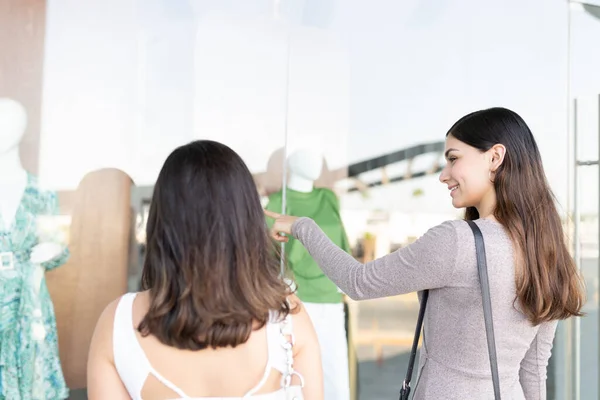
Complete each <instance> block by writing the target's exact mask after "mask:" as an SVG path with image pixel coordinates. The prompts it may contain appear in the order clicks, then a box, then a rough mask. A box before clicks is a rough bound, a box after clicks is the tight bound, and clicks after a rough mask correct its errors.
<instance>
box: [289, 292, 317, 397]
mask: <svg viewBox="0 0 600 400" xmlns="http://www.w3.org/2000/svg"><path fill="white" fill-rule="evenodd" d="M290 301H291V302H292V304H293V305H295V307H298V310H299V311H298V312H297V313H296V314H293V315H292V321H293V322H292V329H293V331H294V336H295V337H296V346H295V347H294V348H295V349H296V350H295V351H294V369H295V370H296V371H298V372H299V373H300V374H301V375H302V377H303V378H304V389H303V390H302V393H303V394H304V398H306V399H311V400H312V399H314V400H323V396H324V394H323V365H322V364H321V349H320V347H319V341H318V339H317V334H316V332H315V329H314V327H313V325H312V322H311V320H310V317H309V316H308V313H307V312H306V309H305V308H304V306H303V305H302V303H301V302H300V300H299V299H298V298H297V297H296V296H290ZM293 382H294V383H295V384H296V383H298V382H297V380H294V381H293Z"/></svg>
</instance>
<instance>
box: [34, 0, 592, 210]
mask: <svg viewBox="0 0 600 400" xmlns="http://www.w3.org/2000/svg"><path fill="white" fill-rule="evenodd" d="M273 3H274V2H273V1H267V0H260V1H259V0H253V1H248V0H244V1H242V0H228V1H217V0H190V1H187V0H176V1H174V0H172V1H166V0H144V1H143V2H142V1H141V0H106V1H103V2H76V1H73V0H53V1H51V2H49V4H48V21H47V38H46V58H45V72H44V74H45V76H44V78H45V79H44V95H43V96H44V97H43V126H42V146H41V147H42V149H41V151H42V156H41V160H40V165H41V172H40V178H41V179H42V181H43V182H44V183H45V184H46V185H47V186H49V187H52V188H55V189H69V188H74V187H76V185H77V184H78V182H79V181H80V179H81V178H82V177H83V176H84V175H85V173H87V172H89V171H91V170H93V169H97V168H105V167H116V168H121V169H123V170H124V171H126V172H127V173H128V174H129V175H130V176H132V178H133V179H134V181H135V182H136V184H138V185H151V184H152V183H153V182H154V180H155V178H156V176H157V174H158V171H159V169H160V167H161V165H162V163H163V161H164V159H165V158H166V156H167V155H168V154H169V152H170V151H171V150H172V149H173V148H175V147H176V146H178V145H181V144H184V143H186V142H188V141H190V140H193V139H198V138H211V139H216V140H220V141H223V142H224V143H226V144H228V145H230V146H231V147H233V148H234V150H236V151H238V152H239V153H240V154H241V155H242V157H243V158H244V159H245V160H246V162H247V163H248V165H249V166H250V168H251V170H252V171H253V172H261V171H264V170H265V169H266V167H267V163H268V160H269V157H270V156H271V155H272V154H273V152H275V151H276V150H277V149H279V148H281V147H282V146H283V145H284V144H285V143H286V142H287V144H288V146H290V147H294V146H299V145H302V144H304V143H306V142H310V143H313V142H314V143H316V142H318V143H319V146H321V147H323V148H324V150H325V153H326V158H327V162H328V164H329V165H330V166H331V167H337V166H343V165H346V164H348V163H352V162H356V161H360V160H364V159H368V158H371V157H374V156H377V155H380V154H383V153H387V152H390V151H394V150H399V149H401V148H404V147H407V146H411V145H414V144H418V143H423V142H431V141H439V140H443V138H444V135H445V132H446V131H447V129H448V128H449V127H450V126H451V125H452V123H453V122H454V121H456V120H457V119H458V118H460V117H461V116H462V115H464V114H466V113H468V112H471V111H473V110H476V109H481V108H486V107H490V106H504V107H508V108H511V109H513V110H515V111H517V112H518V113H519V114H521V115H522V116H523V117H524V119H525V120H526V121H527V122H528V124H529V125H530V127H531V128H532V130H533V132H534V135H535V137H536V138H537V140H538V145H539V147H540V150H541V152H542V156H543V159H544V163H545V167H546V172H547V175H548V177H549V181H550V183H551V185H552V187H553V189H554V191H555V193H556V195H557V197H558V200H559V203H560V204H561V205H562V206H563V207H566V195H567V161H568V159H567V156H568V153H567V137H568V136H567V127H568V121H567V105H568V104H569V103H568V101H567V88H568V86H569V83H570V92H571V95H572V96H574V97H578V98H579V99H580V100H579V101H580V106H579V109H580V117H579V118H578V126H579V128H580V134H581V137H580V150H579V157H580V158H581V159H596V158H597V157H598V151H597V149H598V139H597V132H598V122H597V121H598V112H597V109H598V105H597V94H598V93H600V74H598V73H597V71H600V53H599V52H598V51H597V50H596V49H597V41H598V39H599V38H600V21H598V20H595V19H593V18H592V17H590V16H589V15H587V14H585V13H584V12H582V11H581V10H577V9H572V11H571V13H572V19H571V27H572V29H571V43H572V47H571V71H570V76H571V79H569V70H568V65H569V63H568V46H567V44H568V25H567V23H568V18H567V16H568V14H567V12H568V8H567V7H568V6H567V3H566V2H565V1H562V0H532V1H527V2H523V1H522V0H521V1H520V0H504V1H476V0H464V1H460V2H456V1H450V0H436V1H428V2H425V1H421V0H404V1H402V2H399V1H395V0H373V1H369V2H366V1H359V0H344V1H341V0H320V1H315V0H312V1H311V0H280V1H279V5H280V6H279V13H278V15H279V17H278V18H275V17H274V14H275V12H274V7H273ZM317 137H320V138H317ZM65 150H66V153H65ZM422 164H426V162H422ZM402 168H403V167H402V166H397V167H396V170H398V171H400V170H401V169H402ZM581 179H582V185H581V186H582V188H583V189H582V192H581V193H582V195H581V200H582V210H583V212H594V211H595V210H596V209H597V204H598V184H597V182H598V172H597V169H596V168H593V167H588V168H586V169H582V177H581ZM415 188H420V189H422V190H423V191H424V193H425V195H424V196H422V197H421V198H419V199H418V201H417V202H416V203H415V200H414V199H412V198H411V194H412V192H413V190H414V189H415ZM344 202H345V206H346V207H348V208H356V209H363V208H371V209H373V208H385V209H400V210H407V209H411V207H412V208H414V207H417V206H418V208H419V210H422V211H424V212H427V211H430V212H437V211H440V210H443V211H444V212H446V211H450V210H451V208H450V205H449V204H450V202H449V196H448V193H447V191H446V189H445V188H444V187H443V185H440V184H439V183H438V182H437V177H433V176H432V177H428V178H423V179H417V180H412V181H409V182H406V183H402V184H398V185H393V186H390V187H387V188H383V189H379V190H375V191H372V193H371V196H370V197H369V199H367V200H365V199H364V198H362V197H360V196H358V195H350V196H345V197H344Z"/></svg>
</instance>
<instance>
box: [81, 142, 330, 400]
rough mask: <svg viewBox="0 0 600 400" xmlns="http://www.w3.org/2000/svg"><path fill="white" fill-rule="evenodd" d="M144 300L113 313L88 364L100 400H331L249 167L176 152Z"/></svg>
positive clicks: (233, 158)
mask: <svg viewBox="0 0 600 400" xmlns="http://www.w3.org/2000/svg"><path fill="white" fill-rule="evenodd" d="M146 236H147V239H146V240H147V246H146V248H147V249H146V257H145V261H144V268H143V274H142V289H143V291H142V292H139V293H129V294H126V295H124V296H122V297H121V298H119V299H117V300H115V301H114V302H113V303H112V304H110V305H109V306H108V307H107V308H106V310H105V311H104V313H103V314H102V316H101V317H100V320H99V321H98V323H97V326H96V330H95V332H94V337H93V339H92V343H91V346H90V355H89V362H88V396H89V398H90V399H91V400H94V399H98V400H105V399H110V400H120V399H129V398H132V399H136V400H141V399H144V400H159V399H160V400H163V399H174V398H178V399H179V398H181V399H190V398H194V399H211V400H216V399H221V398H227V399H230V400H233V399H241V398H244V399H257V400H260V399H263V400H267V399H268V400H288V399H292V398H294V399H301V398H303V396H304V398H307V399H311V400H312V399H317V400H320V399H323V382H322V371H321V359H320V353H319V344H318V341H317V337H316V334H315V331H314V329H313V327H312V324H311V322H310V319H309V317H308V314H307V313H306V311H305V310H304V308H303V307H302V305H301V304H300V302H299V300H298V299H297V298H293V297H292V296H290V295H291V293H290V290H289V287H288V286H287V285H286V283H285V282H284V280H283V278H282V277H281V276H280V268H279V262H278V261H277V259H276V257H275V256H276V251H275V250H276V247H275V244H274V243H273V241H272V240H271V239H270V238H269V233H268V229H267V226H266V223H265V219H264V215H263V212H262V207H261V204H260V199H259V195H258V192H257V190H256V187H255V184H254V181H253V178H252V175H251V174H250V171H249V170H248V168H247V167H246V165H245V164H244V162H243V161H242V159H241V158H240V157H239V156H238V155H237V154H236V153H235V152H234V151H233V150H231V149H230V148H229V147H227V146H225V145H223V144H220V143H217V142H213V141H208V140H201V141H196V142H192V143H190V144H188V145H185V146H181V147H179V148H177V149H175V150H174V151H173V152H172V153H171V155H169V157H168V158H167V160H166V161H165V164H164V166H163V167H162V170H161V171H160V174H159V176H158V180H157V181H156V185H155V187H154V194H153V196H152V202H151V205H150V213H149V218H148V224H147V229H146Z"/></svg>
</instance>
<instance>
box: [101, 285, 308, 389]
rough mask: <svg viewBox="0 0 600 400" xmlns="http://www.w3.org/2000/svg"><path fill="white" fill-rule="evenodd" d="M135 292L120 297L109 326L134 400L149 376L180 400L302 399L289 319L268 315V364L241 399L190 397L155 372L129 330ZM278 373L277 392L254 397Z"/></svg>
mask: <svg viewBox="0 0 600 400" xmlns="http://www.w3.org/2000/svg"><path fill="white" fill-rule="evenodd" d="M136 295H137V293H127V294H125V295H123V296H122V297H121V299H120V300H119V304H118V305H117V310H116V312H115V321H114V326H113V352H114V359H115V367H116V369H117V373H118V374H119V377H120V378H121V381H122V382H123V384H124V385H125V388H126V389H127V391H128V392H129V395H130V396H131V398H132V399H134V400H142V396H141V391H142V388H143V386H144V383H145V381H146V379H147V378H148V376H150V375H153V376H154V377H155V378H156V379H158V380H159V381H160V382H161V383H162V384H163V385H165V386H166V387H168V388H169V389H171V390H172V391H174V392H175V393H177V395H178V396H180V397H179V399H180V400H182V399H188V400H242V399H253V400H302V399H303V395H302V387H303V386H304V378H303V377H302V376H301V375H300V374H299V373H298V372H296V371H295V370H294V369H293V363H294V360H293V353H292V347H293V341H294V340H293V335H292V318H291V316H290V315H288V316H287V318H285V319H284V320H281V321H280V320H278V319H277V318H276V316H275V314H274V313H271V318H270V321H269V322H268V323H267V324H266V330H267V349H268V352H269V355H268V362H267V366H266V368H265V372H264V374H263V377H262V379H261V380H260V382H258V384H257V385H256V386H255V387H254V388H252V389H251V390H250V391H249V392H248V393H246V394H245V395H244V396H243V397H190V396H188V395H186V394H185V393H184V392H183V391H182V390H181V389H179V388H178V387H177V386H175V385H174V384H173V383H172V382H170V381H169V380H167V379H166V378H165V377H163V376H162V375H161V374H160V373H159V372H158V371H156V370H155V369H154V368H153V367H152V365H150V361H149V360H148V358H147V357H146V354H145V353H144V350H143V349H142V346H141V345H140V343H139V341H138V339H137V336H136V332H135V329H134V328H133V300H134V299H135V296H136ZM272 368H274V369H276V370H277V371H279V372H281V373H282V379H281V389H279V390H277V391H276V392H271V393H268V394H260V395H255V393H256V392H258V391H259V390H260V388H261V387H262V386H263V385H264V383H265V382H266V380H267V378H268V377H269V374H270V373H271V369H272ZM293 375H296V376H298V377H299V378H300V381H301V382H302V383H301V385H299V386H298V385H291V384H290V382H291V378H292V376H293Z"/></svg>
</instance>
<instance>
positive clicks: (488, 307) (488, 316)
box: [400, 221, 500, 400]
mask: <svg viewBox="0 0 600 400" xmlns="http://www.w3.org/2000/svg"><path fill="white" fill-rule="evenodd" d="M467 223H468V224H469V226H470V227H471V230H472V231H473V235H474V236H475V251H476V253H477V270H478V271H479V285H480V286H481V296H482V300H483V317H484V319H485V333H486V336H487V344H488V352H489V356H490V368H491V370H492V381H493V383H494V397H495V399H496V400H500V380H499V377H498V359H497V357H496V344H495V343H496V340H495V338H494V323H493V318H492V300H491V297H490V283H489V279H488V273H487V263H486V257H485V244H484V242H483V235H482V234H481V230H479V227H478V226H477V224H475V223H474V222H473V221H467ZM428 297H429V290H424V291H423V295H422V297H421V307H420V309H419V318H418V319H417V327H416V329H415V338H414V340H413V345H412V349H411V351H410V360H409V361H408V370H407V371H406V377H405V378H404V382H403V383H402V388H401V389H400V400H408V396H409V394H410V380H411V378H412V373H413V367H414V365H415V357H416V355H417V347H418V344H419V337H420V336H421V328H422V327H423V317H424V316H425V308H426V307H427V298H428Z"/></svg>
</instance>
